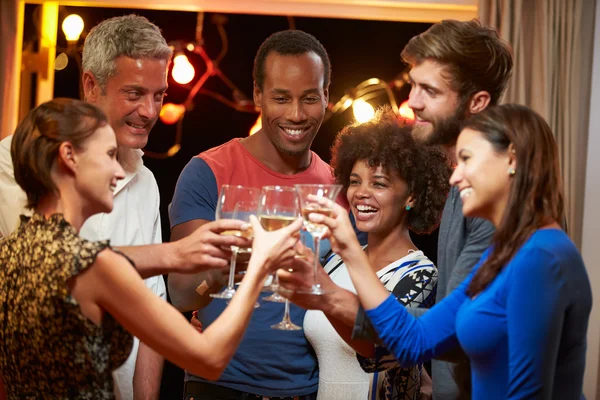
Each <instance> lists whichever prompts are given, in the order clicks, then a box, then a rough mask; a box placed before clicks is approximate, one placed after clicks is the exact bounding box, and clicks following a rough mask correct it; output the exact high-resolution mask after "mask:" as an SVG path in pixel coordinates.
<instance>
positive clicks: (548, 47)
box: [478, 0, 596, 248]
mask: <svg viewBox="0 0 600 400" xmlns="http://www.w3.org/2000/svg"><path fill="white" fill-rule="evenodd" d="M595 3H596V0H479V8H478V12H479V18H480V20H481V22H482V23H484V24H486V25H489V26H493V27H495V28H496V29H497V30H498V32H499V34H500V36H501V37H502V38H503V39H504V40H506V41H507V42H508V43H510V45H511V46H512V48H513V52H514V61H515V64H514V71H513V76H512V78H511V81H510V82H509V85H508V88H507V91H506V94H505V96H504V99H503V102H504V103H519V104H523V105H526V106H528V107H530V108H532V109H533V110H535V111H536V112H538V113H539V114H540V115H541V116H542V117H544V119H546V121H547V122H548V124H549V125H550V127H551V128H552V131H553V132H554V134H555V135H556V140H557V143H558V150H559V154H560V164H561V173H562V177H563V185H564V186H563V187H564V193H565V214H566V217H567V226H568V230H569V235H570V236H571V239H572V240H573V241H574V242H575V244H576V245H577V246H578V247H579V248H581V234H582V226H583V198H584V194H585V165H586V159H585V154H586V153H587V151H586V149H587V137H588V122H589V111H590V110H589V106H590V87H591V71H592V57H593V37H594V11H595Z"/></svg>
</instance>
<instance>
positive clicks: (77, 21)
mask: <svg viewBox="0 0 600 400" xmlns="http://www.w3.org/2000/svg"><path fill="white" fill-rule="evenodd" d="M83 25H84V24H83V19H82V18H81V17H80V16H79V15H77V14H71V15H69V16H68V17H67V18H65V19H64V21H63V23H62V30H63V32H64V34H65V37H66V38H67V42H77V41H78V40H79V35H81V32H83Z"/></svg>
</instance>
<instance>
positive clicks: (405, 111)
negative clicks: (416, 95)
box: [398, 100, 415, 122]
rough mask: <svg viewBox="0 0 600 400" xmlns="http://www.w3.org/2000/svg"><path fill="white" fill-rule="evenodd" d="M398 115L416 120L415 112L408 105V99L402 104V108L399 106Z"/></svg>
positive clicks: (409, 119)
mask: <svg viewBox="0 0 600 400" xmlns="http://www.w3.org/2000/svg"><path fill="white" fill-rule="evenodd" d="M398 115H399V116H400V117H401V118H404V119H405V120H407V121H411V122H412V121H414V120H415V112H414V111H413V110H412V108H410V107H409V106H408V100H406V101H404V102H403V103H402V104H400V108H398Z"/></svg>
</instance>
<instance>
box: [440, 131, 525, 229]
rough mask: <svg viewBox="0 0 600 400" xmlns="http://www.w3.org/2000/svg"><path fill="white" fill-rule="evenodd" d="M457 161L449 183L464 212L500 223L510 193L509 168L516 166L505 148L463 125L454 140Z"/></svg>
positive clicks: (497, 224)
mask: <svg viewBox="0 0 600 400" xmlns="http://www.w3.org/2000/svg"><path fill="white" fill-rule="evenodd" d="M456 156H457V161H458V163H457V165H456V169H455V170H454V173H453V174H452V176H451V177H450V184H451V185H454V186H457V187H458V190H459V191H460V197H461V199H462V202H463V209H462V210H463V214H464V215H465V216H468V217H480V218H485V219H487V220H490V221H492V222H493V223H494V225H495V226H499V224H500V221H502V216H503V215H504V210H505V209H506V204H507V202H508V197H509V194H510V187H511V186H510V179H511V178H510V174H509V169H511V168H516V162H515V160H514V157H511V156H510V155H509V152H508V151H503V152H498V151H496V150H495V149H494V147H493V146H492V144H491V143H490V142H489V141H487V140H486V139H485V137H484V136H483V135H482V134H481V133H479V132H477V131H475V130H472V129H464V130H463V131H462V132H461V133H460V135H459V137H458V141H457V143H456Z"/></svg>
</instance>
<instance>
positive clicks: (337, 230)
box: [309, 196, 360, 258]
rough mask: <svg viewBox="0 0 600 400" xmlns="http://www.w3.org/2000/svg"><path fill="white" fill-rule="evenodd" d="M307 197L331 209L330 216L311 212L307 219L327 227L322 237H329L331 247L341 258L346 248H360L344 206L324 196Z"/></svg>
mask: <svg viewBox="0 0 600 400" xmlns="http://www.w3.org/2000/svg"><path fill="white" fill-rule="evenodd" d="M309 199H310V200H311V201H314V202H315V203H318V204H320V205H323V206H325V207H328V208H330V209H331V210H332V212H331V215H330V216H326V215H323V214H318V213H311V214H309V220H310V221H312V222H315V223H320V224H323V225H325V226H326V227H327V228H328V232H327V233H326V234H325V235H324V236H323V237H324V238H326V237H328V238H329V240H330V242H331V249H332V250H333V251H334V252H335V253H338V254H339V255H340V256H342V258H343V257H344V254H345V253H346V252H347V251H348V250H357V248H358V249H360V244H359V243H358V239H357V238H356V233H355V232H354V228H352V223H351V222H350V217H349V216H348V211H347V210H346V209H345V208H343V207H342V206H340V205H339V204H337V203H336V202H335V201H333V200H329V199H327V198H324V197H316V196H309Z"/></svg>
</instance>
